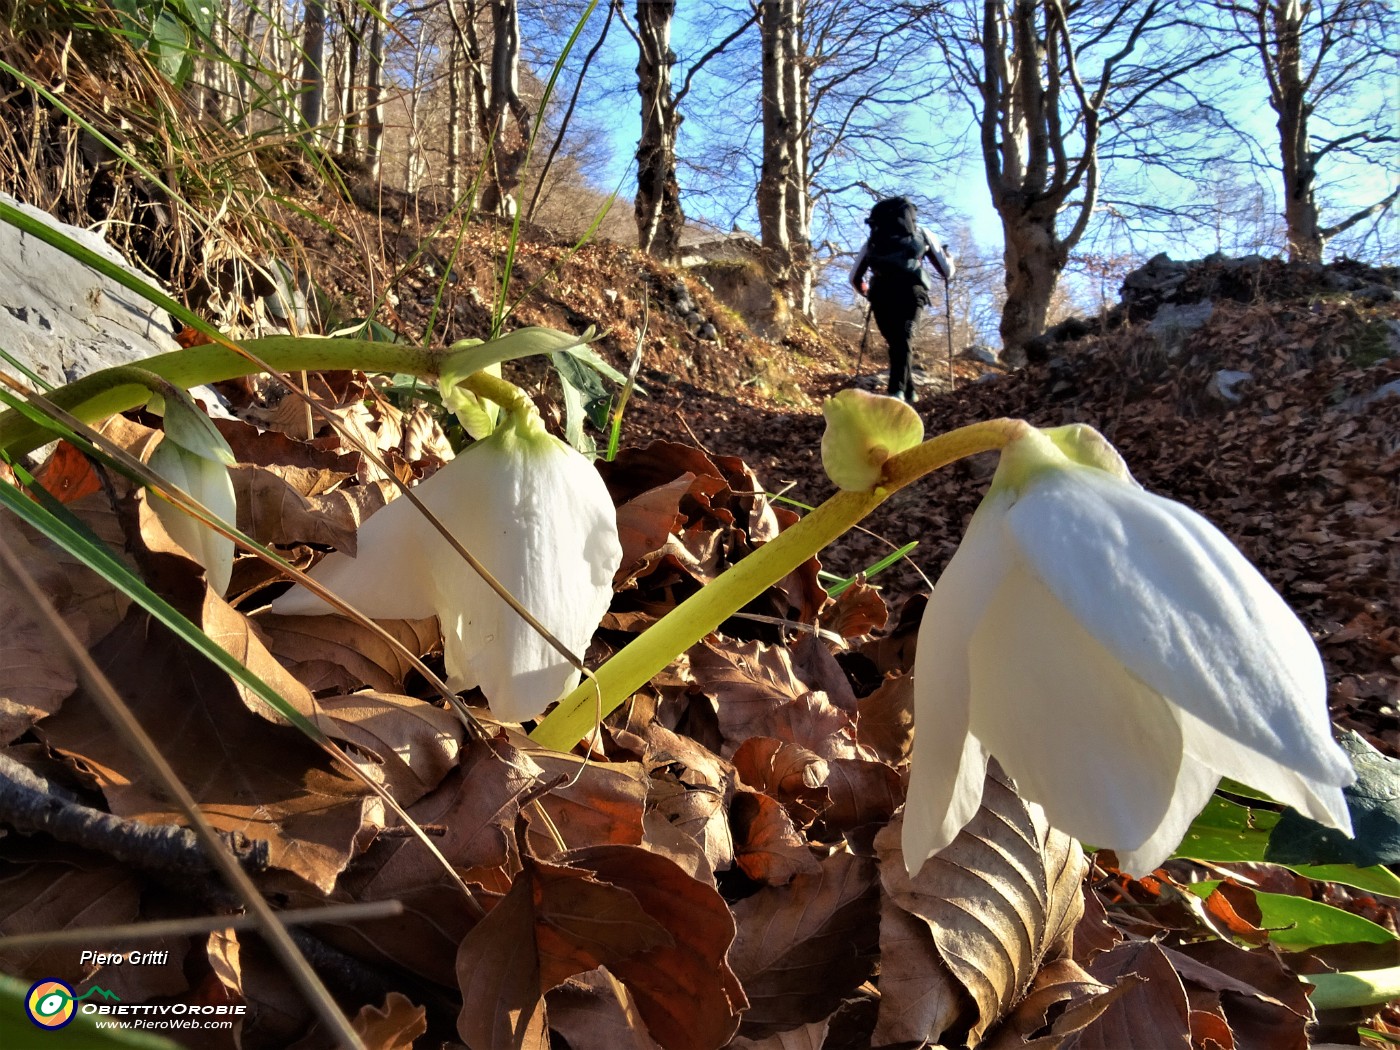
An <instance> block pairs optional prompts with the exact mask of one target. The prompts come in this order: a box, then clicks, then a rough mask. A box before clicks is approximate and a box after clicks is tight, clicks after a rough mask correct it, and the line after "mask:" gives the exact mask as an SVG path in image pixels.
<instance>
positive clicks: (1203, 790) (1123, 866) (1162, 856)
mask: <svg viewBox="0 0 1400 1050" xmlns="http://www.w3.org/2000/svg"><path fill="white" fill-rule="evenodd" d="M1177 713H1178V714H1180V711H1178V712H1177ZM1219 783H1220V774H1219V773H1218V772H1216V771H1215V770H1214V769H1211V768H1210V767H1209V766H1206V765H1203V764H1202V763H1200V762H1197V761H1196V760H1195V759H1193V758H1192V757H1191V756H1190V755H1189V754H1188V755H1186V756H1185V758H1183V760H1182V763H1181V769H1180V771H1179V772H1178V774H1177V778H1176V788H1175V790H1174V791H1173V792H1172V794H1173V799H1172V804H1171V806H1170V807H1169V808H1168V809H1167V812H1166V814H1165V815H1164V816H1163V818H1162V822H1161V823H1160V824H1158V825H1157V828H1156V830H1155V831H1153V832H1152V834H1151V835H1149V836H1148V837H1147V840H1146V841H1145V842H1143V843H1142V845H1140V846H1138V847H1137V848H1136V849H1116V850H1114V852H1115V853H1117V854H1118V867H1119V869H1120V870H1122V871H1125V872H1127V873H1128V874H1129V875H1133V876H1135V877H1138V878H1141V877H1142V876H1143V875H1146V874H1148V873H1150V872H1151V871H1153V870H1154V869H1156V868H1159V867H1161V866H1162V864H1163V862H1164V861H1166V859H1167V858H1168V857H1170V856H1171V855H1172V854H1173V853H1176V852H1177V847H1179V846H1180V845H1181V844H1182V839H1184V838H1185V837H1186V829H1187V828H1189V827H1190V826H1191V822H1192V821H1193V820H1195V819H1196V816H1197V815H1198V814H1199V813H1200V812H1201V810H1203V809H1205V808H1206V803H1207V802H1209V801H1210V796H1211V795H1212V794H1213V793H1214V791H1215V788H1216V785H1218V784H1219ZM1133 789H1134V788H1133V785H1132V784H1124V785H1122V786H1121V787H1120V788H1119V790H1122V791H1132V790H1133ZM1096 845H1097V844H1096ZM1188 855H1189V853H1188Z"/></svg>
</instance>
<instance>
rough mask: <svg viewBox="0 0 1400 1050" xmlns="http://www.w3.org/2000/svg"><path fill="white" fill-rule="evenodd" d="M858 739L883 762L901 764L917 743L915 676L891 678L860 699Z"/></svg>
mask: <svg viewBox="0 0 1400 1050" xmlns="http://www.w3.org/2000/svg"><path fill="white" fill-rule="evenodd" d="M857 710H858V712H859V713H858V715H857V717H856V738H857V739H858V740H859V741H860V744H861V746H862V747H866V748H869V749H870V750H871V751H873V752H874V753H875V755H876V756H877V757H878V758H880V759H881V760H882V761H885V762H888V763H890V764H891V765H895V766H897V765H899V764H900V763H901V762H903V761H905V759H907V758H908V757H909V752H910V751H911V750H912V748H913V743H914V679H913V678H911V677H910V676H909V675H907V674H906V675H899V676H898V677H895V678H887V679H885V681H884V682H883V683H881V685H880V686H879V687H878V688H877V689H876V690H875V691H874V692H873V693H871V694H870V695H869V696H864V697H861V699H860V700H859V701H858V702H857Z"/></svg>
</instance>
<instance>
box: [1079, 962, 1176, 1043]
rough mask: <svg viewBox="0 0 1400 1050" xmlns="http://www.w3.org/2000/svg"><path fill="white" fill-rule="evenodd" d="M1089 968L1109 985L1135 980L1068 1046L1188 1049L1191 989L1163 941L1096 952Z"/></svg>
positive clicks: (1098, 978)
mask: <svg viewBox="0 0 1400 1050" xmlns="http://www.w3.org/2000/svg"><path fill="white" fill-rule="evenodd" d="M1089 972H1090V973H1091V974H1092V975H1093V976H1094V978H1095V979H1097V980H1099V981H1101V982H1102V983H1104V984H1106V985H1109V986H1110V987H1112V986H1116V985H1118V984H1119V983H1120V982H1122V981H1124V980H1125V979H1128V978H1135V979H1136V980H1134V981H1132V983H1131V987H1130V988H1129V989H1128V991H1127V992H1125V993H1124V994H1123V995H1121V996H1120V997H1119V998H1117V999H1115V1000H1114V1001H1113V1002H1112V1003H1111V1004H1110V1005H1109V1007H1108V1009H1107V1010H1105V1011H1104V1012H1103V1014H1102V1016H1100V1017H1099V1018H1098V1019H1097V1020H1095V1021H1094V1022H1093V1023H1092V1024H1090V1025H1089V1026H1088V1027H1087V1028H1085V1029H1083V1030H1082V1031H1080V1032H1078V1033H1076V1034H1075V1035H1074V1036H1073V1037H1071V1038H1070V1039H1069V1040H1068V1041H1067V1042H1066V1043H1065V1044H1064V1050H1120V1048H1122V1047H1125V1046H1131V1047H1132V1048H1133V1050H1188V1048H1189V1047H1190V1046H1191V1022H1190V1016H1189V1013H1190V1008H1189V1006H1188V1005H1187V1002H1186V992H1185V990H1184V989H1183V988H1182V986H1181V980H1180V978H1178V977H1177V975H1176V971H1175V970H1173V969H1172V965H1171V962H1170V961H1169V960H1168V959H1167V957H1166V955H1165V954H1164V953H1163V951H1162V949H1161V947H1160V946H1158V945H1156V944H1154V943H1152V942H1150V941H1138V942H1135V943H1131V944H1120V945H1119V946H1118V947H1116V948H1114V949H1112V950H1111V951H1107V952H1104V953H1103V954H1101V955H1098V956H1096V957H1095V958H1094V959H1093V960H1092V961H1091V962H1090V964H1089Z"/></svg>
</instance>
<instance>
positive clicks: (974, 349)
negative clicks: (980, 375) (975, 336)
mask: <svg viewBox="0 0 1400 1050" xmlns="http://www.w3.org/2000/svg"><path fill="white" fill-rule="evenodd" d="M962 355H963V357H966V358H968V359H970V360H973V361H976V362H978V363H979V364H984V365H999V364H1001V357H1000V355H998V354H997V352H996V351H995V350H993V349H992V348H991V347H990V346H983V345H982V344H981V343H974V344H973V345H972V346H969V347H968V348H967V349H966V350H964V351H963V352H962Z"/></svg>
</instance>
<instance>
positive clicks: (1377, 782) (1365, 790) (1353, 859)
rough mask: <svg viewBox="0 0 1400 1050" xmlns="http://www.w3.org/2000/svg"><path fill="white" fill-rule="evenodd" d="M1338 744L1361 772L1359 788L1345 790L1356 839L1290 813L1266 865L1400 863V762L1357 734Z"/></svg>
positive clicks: (1345, 736)
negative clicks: (1273, 863) (1270, 863)
mask: <svg viewBox="0 0 1400 1050" xmlns="http://www.w3.org/2000/svg"><path fill="white" fill-rule="evenodd" d="M1337 742H1338V743H1339V744H1341V745H1342V748H1343V749H1344V750H1345V751H1346V752H1347V754H1348V756H1349V757H1350V758H1351V761H1352V765H1354V766H1355V767H1356V783H1355V784H1353V785H1351V786H1350V787H1347V788H1343V789H1342V793H1343V795H1345V796H1346V801H1347V808H1348V809H1349V810H1351V823H1352V827H1353V829H1354V830H1355V831H1356V837H1355V838H1354V839H1352V838H1347V836H1345V835H1343V834H1342V833H1341V832H1340V831H1337V830H1335V829H1333V828H1329V827H1324V826H1323V825H1321V824H1318V823H1317V822H1316V821H1312V820H1309V819H1308V818H1307V817H1305V816H1303V815H1302V814H1301V813H1298V812H1296V811H1294V810H1288V811H1286V812H1285V813H1284V814H1283V819H1282V820H1280V821H1279V824H1278V827H1277V828H1275V829H1274V833H1273V836H1272V838H1270V840H1269V848H1268V851H1267V853H1266V854H1265V857H1264V859H1265V860H1271V861H1274V862H1275V863H1278V864H1354V865H1356V866H1357V867H1358V868H1369V867H1372V866H1373V865H1376V864H1395V863H1400V760H1397V759H1394V758H1389V757H1388V756H1386V755H1383V754H1381V753H1380V752H1379V751H1377V750H1376V749H1375V748H1373V747H1372V746H1371V745H1370V744H1368V743H1367V742H1366V741H1365V740H1364V739H1363V738H1362V737H1361V736H1359V735H1357V734H1356V733H1352V732H1344V733H1342V734H1341V736H1340V737H1339V738H1338V741H1337Z"/></svg>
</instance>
